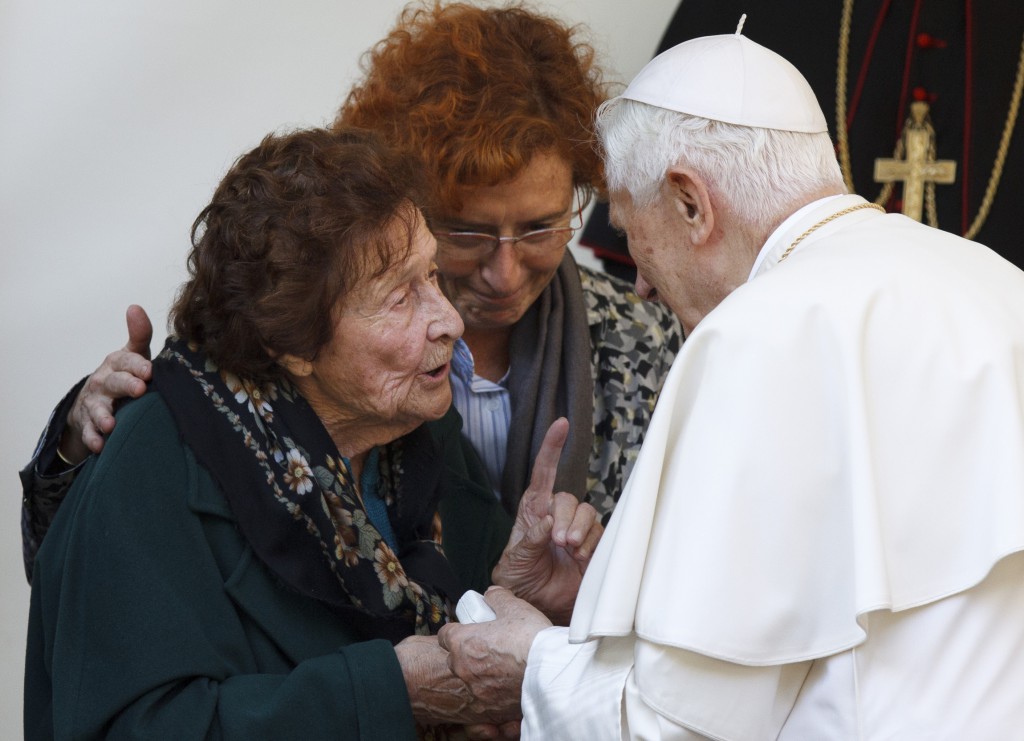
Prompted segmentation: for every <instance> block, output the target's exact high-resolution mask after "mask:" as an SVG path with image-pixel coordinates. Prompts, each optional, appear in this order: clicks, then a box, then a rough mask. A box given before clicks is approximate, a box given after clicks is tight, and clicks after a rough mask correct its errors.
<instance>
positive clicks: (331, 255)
mask: <svg viewBox="0 0 1024 741" xmlns="http://www.w3.org/2000/svg"><path fill="white" fill-rule="evenodd" d="M422 198H423V178H422V175H421V174H420V172H419V169H418V168H417V167H416V166H415V164H414V163H411V162H410V161H409V158H408V157H402V156H399V155H397V154H396V153H394V152H393V151H392V150H391V149H390V148H388V147H387V146H386V145H385V144H384V142H383V141H382V140H381V139H380V137H379V136H378V135H377V134H375V133H371V132H368V131H362V130H356V129H343V128H337V129H335V130H334V131H327V130H325V129H313V130H303V131H297V132H293V133H290V134H285V135H273V134H272V135H270V136H267V137H266V138H265V139H264V140H263V141H262V142H261V143H260V145H259V146H258V147H256V148H255V149H254V150H252V151H251V152H249V153H248V154H245V155H243V156H241V157H240V158H239V159H238V160H237V161H236V162H235V164H234V165H233V166H232V167H231V169H230V170H229V171H228V173H227V175H225V176H224V179H223V180H222V181H221V182H220V185H219V186H218V187H217V190H216V191H215V192H214V194H213V199H212V201H211V202H210V204H209V205H208V206H207V207H206V208H204V209H203V211H202V212H201V213H200V214H199V217H198V218H197V219H196V221H195V223H194V224H193V226H192V249H191V250H190V252H189V255H188V271H189V275H190V276H191V277H190V279H189V280H188V281H187V282H186V283H185V284H184V285H183V286H182V287H181V289H180V290H179V292H178V296H177V299H176V300H175V303H174V306H173V307H172V309H171V315H170V316H171V320H172V322H173V327H174V332H175V333H176V334H177V335H178V336H179V337H181V338H182V339H185V340H187V341H190V342H193V343H195V344H197V345H199V346H200V347H202V348H203V349H204V350H205V351H206V353H207V354H208V355H209V356H210V358H211V359H213V360H214V361H215V362H216V363H217V364H218V365H219V366H220V367H221V368H223V369H225V370H229V371H231V372H233V373H235V374H237V375H239V376H241V377H243V378H249V379H252V380H254V381H257V382H262V381H267V380H273V379H276V378H279V377H281V375H282V372H283V371H282V369H281V368H280V366H279V364H278V363H277V362H276V361H275V358H276V357H280V356H281V355H282V354H285V353H288V354H291V355H295V356H297V357H301V358H305V359H313V358H315V357H316V356H317V354H318V353H319V352H320V350H321V349H322V348H323V347H324V345H326V344H327V342H328V341H329V340H330V339H331V337H332V336H333V333H334V323H335V320H336V318H337V310H338V307H339V305H340V304H339V302H340V301H343V299H344V297H345V294H346V293H347V292H348V291H349V290H350V289H351V288H352V286H354V285H355V284H356V283H357V282H359V281H361V280H363V279H367V278H371V277H373V276H376V275H380V274H382V273H383V272H385V271H386V270H387V269H388V267H389V266H390V265H393V264H394V263H395V262H396V261H397V260H401V259H404V258H405V257H406V256H407V255H408V254H409V252H410V250H411V244H412V237H413V232H414V229H415V224H416V219H417V211H416V209H415V208H414V206H413V204H416V203H419V202H420V200H422ZM396 225H398V226H399V231H398V234H399V235H401V233H402V231H403V230H404V232H405V237H406V239H405V244H404V245H403V244H402V239H401V236H399V237H398V238H396Z"/></svg>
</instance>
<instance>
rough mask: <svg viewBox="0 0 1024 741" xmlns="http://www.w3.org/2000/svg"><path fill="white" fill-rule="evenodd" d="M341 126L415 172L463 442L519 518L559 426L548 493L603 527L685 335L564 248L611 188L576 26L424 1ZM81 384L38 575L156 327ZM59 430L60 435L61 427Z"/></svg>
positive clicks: (386, 49)
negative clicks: (433, 241)
mask: <svg viewBox="0 0 1024 741" xmlns="http://www.w3.org/2000/svg"><path fill="white" fill-rule="evenodd" d="M364 73H365V74H364V77H363V79H362V80H361V81H360V82H359V83H358V84H357V85H356V86H355V87H354V88H353V90H352V91H351V93H350V94H349V96H348V98H347V100H346V101H345V103H344V105H343V107H342V109H341V111H340V112H339V114H338V116H337V122H336V125H337V126H349V125H355V126H359V127H363V128H369V129H373V130H375V131H377V132H379V133H380V134H381V135H382V136H383V137H384V139H385V140H386V141H387V142H388V143H389V144H390V145H391V146H392V147H395V148H397V149H398V150H399V151H401V152H403V153H404V154H405V156H406V157H408V158H409V160H410V161H411V162H414V163H415V164H416V165H417V166H418V168H419V169H420V170H421V171H422V172H423V174H424V175H425V176H426V178H427V182H428V189H429V192H428V200H429V202H430V204H431V206H432V218H431V224H430V227H431V230H432V231H433V233H434V234H435V236H436V237H437V240H438V255H437V264H438V268H439V271H440V273H439V281H440V285H441V288H442V289H443V290H444V292H445V294H446V295H447V296H448V298H449V300H450V301H451V302H452V303H453V304H454V305H455V308H456V309H457V310H458V312H459V314H460V316H461V317H462V321H463V323H464V324H465V327H466V331H465V334H464V336H463V338H462V339H460V340H459V341H457V342H456V343H455V347H454V355H453V359H452V373H451V382H452V387H453V395H454V404H455V406H456V408H457V409H458V410H459V412H460V413H461V416H462V418H463V420H464V430H463V432H464V434H465V435H466V436H467V438H468V439H469V441H470V442H471V443H472V445H473V446H474V447H475V449H476V450H477V452H478V453H479V455H480V457H481V459H482V460H483V462H484V464H485V468H486V471H487V475H488V479H489V486H490V488H491V489H492V490H493V492H494V494H495V495H496V496H497V497H498V498H500V500H501V501H502V503H503V504H504V506H505V509H506V511H507V512H509V513H513V512H515V510H516V504H517V502H518V501H519V497H520V496H521V494H522V492H523V490H524V489H525V486H526V483H527V482H528V481H529V480H530V473H531V465H532V459H533V456H534V455H536V453H537V451H538V450H539V448H540V445H541V441H542V440H543V438H544V434H545V432H546V430H547V429H548V427H549V426H550V424H551V423H552V421H553V420H555V419H556V418H558V417H561V416H564V417H567V418H568V419H569V422H570V432H569V436H568V440H567V443H566V445H565V449H564V451H563V454H562V459H561V464H560V466H559V469H558V479H557V483H556V488H557V489H559V490H565V491H571V492H573V493H575V494H577V495H578V496H581V497H583V498H584V500H585V501H587V502H590V503H591V504H593V506H594V507H595V508H596V509H597V511H598V512H599V513H600V514H601V515H602V516H603V517H604V518H605V519H607V517H608V516H609V515H610V512H611V510H612V508H613V507H614V504H615V501H616V500H617V498H618V496H619V494H620V492H621V490H622V487H623V484H624V483H625V480H626V477H627V476H628V475H629V472H630V470H631V468H632V466H633V463H634V461H635V459H636V455H637V452H638V449H639V446H640V443H641V442H642V439H643V435H644V430H645V429H646V427H647V424H648V422H649V420H650V416H651V413H652V412H653V409H654V404H655V401H656V399H657V395H658V392H659V390H660V388H661V384H662V381H663V379H664V376H665V374H666V373H667V371H668V367H669V366H670V364H671V362H672V360H673V358H674V356H675V352H676V351H677V350H678V348H679V346H680V343H681V342H682V330H681V329H680V326H679V324H678V322H677V321H676V319H675V318H674V317H673V316H672V314H671V313H670V312H669V311H668V310H666V309H664V308H663V307H661V306H660V305H658V304H651V303H646V302H644V301H642V300H641V299H640V298H639V297H638V296H637V295H636V294H635V293H634V292H633V291H632V290H631V289H630V286H628V285H627V284H625V283H623V282H621V281H618V280H616V279H614V278H611V277H609V276H607V275H604V274H602V273H598V272H595V271H592V270H590V269H588V268H585V267H583V266H579V265H577V264H576V263H575V262H574V260H573V258H572V255H571V254H570V252H569V251H568V249H567V247H566V245H567V243H568V242H569V240H570V238H571V236H572V235H573V233H574V231H575V229H576V228H577V227H578V225H579V214H580V209H581V207H582V206H583V204H584V203H585V202H586V201H587V199H588V198H589V197H591V196H592V195H593V194H595V193H599V192H601V190H602V188H603V174H602V167H601V163H600V158H599V157H598V155H597V153H596V151H595V149H594V148H593V147H592V145H591V139H592V135H591V131H590V127H591V122H592V119H593V114H594V111H595V109H596V108H597V106H598V105H599V104H600V103H601V101H603V100H604V99H605V97H606V84H605V83H604V81H603V79H602V73H601V70H600V68H599V67H598V66H597V65H596V63H595V54H594V50H593V48H592V47H591V46H590V45H589V44H587V43H586V42H585V41H583V40H582V39H581V31H580V29H579V28H574V27H569V26H566V25H565V24H563V23H562V22H560V21H558V20H556V19H554V18H551V17H548V16H545V15H542V14H539V13H537V12H533V11H531V10H528V9H526V8H524V7H522V6H519V5H508V6H502V7H494V8H477V7H474V6H472V5H468V4H462V3H451V4H441V3H426V4H417V5H412V6H409V7H407V8H406V10H405V11H404V12H403V13H402V14H401V16H400V18H399V20H398V23H397V24H396V26H395V28H394V29H393V30H392V31H391V33H390V34H389V35H388V36H387V37H386V38H384V39H383V40H382V41H381V42H379V43H378V44H377V45H376V46H375V47H374V48H373V49H371V50H370V52H369V53H368V54H367V56H366V57H365V59H364ZM129 320H130V321H129V335H130V340H129V344H128V345H127V346H126V349H125V350H123V351H118V352H115V353H112V354H111V355H110V356H108V358H107V360H106V361H104V363H103V364H102V365H101V366H100V367H99V368H98V369H97V371H96V372H95V373H94V374H93V375H92V376H91V377H90V378H89V379H87V380H86V381H84V382H83V384H82V385H80V386H78V387H76V388H75V389H72V392H71V393H69V395H68V396H67V397H66V398H65V401H64V402H63V403H62V405H61V406H60V407H58V409H57V411H56V412H55V414H54V417H53V419H54V420H55V423H54V424H53V425H51V427H50V429H49V430H48V431H47V432H46V433H44V437H43V439H42V441H41V444H40V446H39V447H38V449H37V456H36V457H35V458H34V460H33V461H32V463H30V465H29V466H28V467H27V468H26V469H25V470H24V471H23V474H22V475H23V481H24V482H25V490H26V498H25V500H26V502H28V504H27V506H26V509H25V527H24V528H23V530H24V532H25V535H26V537H25V542H26V551H27V556H26V559H27V562H28V563H29V564H30V560H31V553H32V550H33V549H34V548H35V547H36V545H37V543H38V542H39V540H40V539H41V538H42V536H43V533H44V532H45V528H46V523H47V522H48V520H49V517H50V516H51V513H52V511H53V509H54V508H55V505H56V503H57V502H58V501H59V497H60V491H61V490H62V487H65V486H66V482H67V480H68V479H69V478H71V477H72V476H73V475H74V471H75V470H76V469H75V465H76V464H78V463H79V462H80V461H81V460H82V459H84V458H85V457H86V456H88V454H89V452H90V451H92V452H98V451H99V450H100V449H101V448H102V446H103V435H104V434H106V433H109V431H110V430H111V429H112V428H113V421H114V420H113V417H112V414H111V413H112V409H113V407H114V401H115V399H117V398H118V397H122V396H129V395H130V396H137V395H139V394H141V393H142V392H143V391H144V389H145V383H144V381H145V380H146V379H148V377H149V372H150V366H149V362H148V361H147V360H146V359H145V358H144V357H142V356H141V355H140V354H138V353H140V352H142V351H144V350H146V348H148V343H149V336H148V333H147V331H146V328H148V320H146V319H145V316H144V314H142V312H141V309H138V307H133V308H132V309H131V310H130V311H129ZM65 422H68V424H67V426H66V427H65V424H64V423H65Z"/></svg>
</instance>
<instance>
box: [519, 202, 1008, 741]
mask: <svg viewBox="0 0 1024 741" xmlns="http://www.w3.org/2000/svg"><path fill="white" fill-rule="evenodd" d="M858 203H863V200H862V199H860V198H859V197H857V196H839V197H834V198H829V199H824V200H822V201H817V202H815V203H813V204H810V205H809V206H807V207H805V208H803V209H801V210H800V211H799V212H797V213H796V214H794V215H793V216H792V217H790V219H788V220H787V221H786V222H785V223H783V224H782V226H780V227H779V229H778V230H776V232H775V233H774V234H773V235H772V237H771V238H770V239H769V241H768V243H767V244H766V245H765V246H764V248H763V249H762V251H761V254H760V255H759V257H758V262H757V263H756V264H755V266H754V270H753V271H752V275H751V280H749V281H748V282H747V283H746V284H745V285H743V286H741V287H740V288H738V289H737V290H736V291H734V292H733V293H732V294H731V295H730V296H729V297H728V298H726V299H725V301H723V302H722V303H721V304H720V305H719V306H718V307H717V308H715V309H714V311H712V312H711V313H710V314H708V316H707V317H706V318H705V319H704V320H703V321H702V322H701V323H700V324H699V325H698V326H697V328H696V329H695V330H694V332H693V333H692V336H690V337H689V338H688V339H687V341H686V342H685V345H684V347H683V351H682V353H681V354H680V355H679V356H678V358H677V360H676V362H675V365H674V366H673V368H672V370H671V373H670V374H669V376H668V378H667V380H666V384H665V389H664V391H663V392H662V395H661V399H660V401H659V402H658V407H657V410H656V413H655V415H654V419H653V421H652V423H651V427H650V429H649V430H648V432H647V436H646V439H645V441H644V446H643V450H642V452H641V454H640V458H639V460H638V461H637V464H636V467H635V468H634V471H633V474H632V476H631V478H630V480H629V482H628V484H627V486H626V490H625V492H624V494H623V496H622V499H621V501H620V502H619V504H618V508H617V510H616V512H615V515H614V517H613V518H612V521H611V524H610V526H609V528H608V531H607V532H606V533H605V536H604V539H603V541H602V542H601V545H600V547H599V549H598V552H597V554H596V555H595V557H594V560H593V562H592V563H591V565H590V567H589V570H588V572H587V574H586V578H585V580H584V583H583V586H582V589H581V591H580V595H579V599H578V600H577V603H576V612H575V614H574V615H573V620H572V626H571V628H569V629H564V628H553V629H550V630H548V631H545V632H543V633H541V634H540V635H539V636H538V638H537V639H536V641H535V642H534V645H533V647H532V649H531V652H530V657H529V663H528V666H527V676H526V680H525V683H524V690H523V693H524V697H523V709H524V714H525V720H524V732H523V737H524V738H526V739H531V738H543V739H574V740H575V739H588V740H591V739H612V738H619V737H620V735H621V737H623V738H638V739H640V738H643V739H653V738H673V739H675V738H679V739H686V738H700V737H711V738H720V739H772V738H782V739H799V740H800V741H820V740H826V739H842V740H843V741H846V740H848V739H929V740H931V739H971V740H972V741H974V740H977V739H1024V553H1022V551H1024V273H1022V272H1021V271H1019V270H1018V269H1017V268H1015V267H1013V266H1012V265H1011V264H1009V263H1008V262H1006V261H1004V260H1003V259H1002V258H1000V257H999V256H997V255H996V254H995V253H993V252H991V251H990V250H988V249H986V248H984V247H982V246H980V245H977V244H974V243H971V242H968V241H966V240H963V239H960V238H958V237H955V236H952V235H949V234H947V233H944V232H940V231H938V230H935V229H931V228H929V227H926V226H922V225H920V224H918V223H916V222H914V221H912V220H910V219H907V218H904V217H903V216H900V215H882V214H880V213H878V212H877V211H873V210H859V211H855V212H852V213H849V214H847V215H844V216H841V217H839V218H837V219H835V220H834V221H832V222H830V223H828V224H827V225H825V226H822V227H820V228H818V229H817V230H815V231H814V232H813V233H812V234H811V235H810V236H808V237H807V238H806V240H805V241H803V242H802V243H801V244H800V246H799V247H798V248H797V249H796V251H794V252H793V253H792V255H791V256H789V257H788V258H787V259H786V260H785V261H784V262H781V263H780V262H779V257H780V255H781V254H782V253H783V251H784V250H785V249H786V248H787V247H788V246H789V245H790V244H791V243H792V242H793V240H794V239H796V237H797V236H798V235H800V234H801V233H802V232H803V231H804V230H806V229H807V228H808V227H810V226H812V225H814V224H816V223H818V222H819V221H821V220H822V219H823V218H825V217H827V216H829V215H830V214H833V213H836V212H838V211H840V210H843V209H845V208H847V207H848V206H851V205H857V204H858ZM567 638H568V640H567ZM570 641H571V642H570Z"/></svg>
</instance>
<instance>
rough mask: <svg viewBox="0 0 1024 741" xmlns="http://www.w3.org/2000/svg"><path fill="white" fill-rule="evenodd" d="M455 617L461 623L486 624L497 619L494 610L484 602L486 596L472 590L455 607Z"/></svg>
mask: <svg viewBox="0 0 1024 741" xmlns="http://www.w3.org/2000/svg"><path fill="white" fill-rule="evenodd" d="M455 615H456V617H458V618H459V622H460V623H486V622H487V621H488V620H494V618H496V617H497V615H495V614H494V610H492V609H491V608H490V607H489V606H488V605H487V602H485V601H484V596H483V595H482V594H480V592H474V591H473V590H472V589H471V590H469V591H468V592H466V593H465V594H464V595H462V599H460V600H459V604H458V605H457V606H456V607H455Z"/></svg>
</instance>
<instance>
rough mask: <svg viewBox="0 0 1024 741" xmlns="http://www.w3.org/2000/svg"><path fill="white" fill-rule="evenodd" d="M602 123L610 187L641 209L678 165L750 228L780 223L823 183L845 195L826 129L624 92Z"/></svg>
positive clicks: (605, 108) (607, 107)
mask: <svg viewBox="0 0 1024 741" xmlns="http://www.w3.org/2000/svg"><path fill="white" fill-rule="evenodd" d="M596 125H597V133H598V136H599V137H600V139H601V145H602V147H603V150H604V151H603V154H604V160H605V174H606V176H607V180H608V187H609V188H610V189H611V190H625V191H626V192H627V193H629V195H630V197H631V198H632V199H633V205H634V206H635V207H637V208H644V207H646V206H649V205H651V204H652V203H654V202H655V200H656V199H657V197H658V193H659V190H660V187H661V184H662V180H663V178H664V177H665V173H666V172H667V171H668V169H669V168H670V167H673V166H676V165H683V166H686V167H689V168H691V169H692V170H694V171H695V172H696V173H697V174H698V175H700V177H701V178H702V179H703V180H704V181H705V183H706V184H707V186H708V188H709V190H710V191H711V194H712V197H717V198H718V199H719V200H720V202H723V203H724V204H725V205H726V206H727V207H728V208H730V210H732V211H733V213H734V214H735V216H736V218H738V219H739V220H740V221H741V222H743V223H745V224H747V225H751V226H763V225H766V224H770V223H773V222H775V221H778V219H779V218H780V217H782V216H785V215H788V213H789V212H790V211H792V208H793V206H794V205H797V204H802V203H803V202H805V201H806V200H808V197H809V196H811V195H812V194H817V193H820V192H821V190H822V189H823V188H825V189H830V190H835V192H837V193H846V186H845V185H844V183H843V176H842V172H841V171H840V169H839V163H838V162H837V161H836V155H835V149H834V148H833V145H832V141H831V139H830V138H829V136H828V134H827V133H821V134H800V133H796V132H792V131H777V130H774V129H761V128H753V127H748V126H736V125H733V124H727V123H722V122H721V121H711V120H708V119H706V118H699V117H696V116H690V115H687V114H684V113H677V112H675V111H668V110H665V109H664V108H657V107H655V106H651V105H647V104H644V103H639V102H637V101H633V100H628V99H625V98H614V99H612V100H609V101H607V102H605V103H604V104H603V105H602V106H601V107H600V109H598V112H597V122H596Z"/></svg>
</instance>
